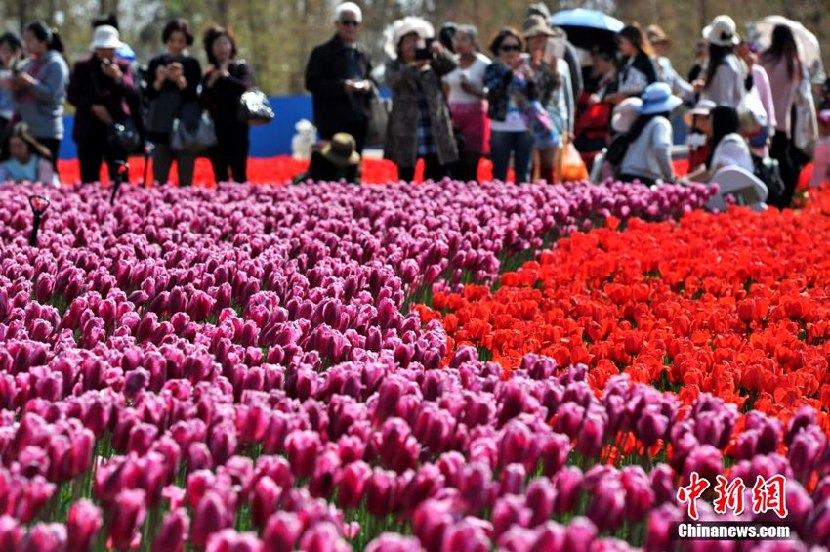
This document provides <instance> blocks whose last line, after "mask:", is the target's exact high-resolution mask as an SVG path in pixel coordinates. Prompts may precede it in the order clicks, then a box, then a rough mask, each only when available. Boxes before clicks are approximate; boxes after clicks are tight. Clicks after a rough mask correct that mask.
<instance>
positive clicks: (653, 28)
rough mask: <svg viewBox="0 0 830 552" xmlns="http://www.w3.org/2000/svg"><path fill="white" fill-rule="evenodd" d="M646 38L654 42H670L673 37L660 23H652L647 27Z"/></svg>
mask: <svg viewBox="0 0 830 552" xmlns="http://www.w3.org/2000/svg"><path fill="white" fill-rule="evenodd" d="M646 38H647V39H648V41H649V42H651V43H652V44H670V43H671V39H670V38H669V35H667V34H666V31H664V30H663V28H662V27H661V26H660V25H655V24H651V25H649V26H648V27H646Z"/></svg>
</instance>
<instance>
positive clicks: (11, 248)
mask: <svg viewBox="0 0 830 552" xmlns="http://www.w3.org/2000/svg"><path fill="white" fill-rule="evenodd" d="M26 193H27V190H26V189H25V188H22V187H6V188H3V189H0V259H2V260H1V261H0V543H2V545H0V549H3V550H5V549H9V550H16V549H26V550H58V549H60V548H61V547H62V546H64V545H66V546H67V548H68V549H69V550H89V549H90V548H91V547H94V548H95V549H105V548H111V549H116V550H126V549H131V548H138V547H148V546H150V545H151V544H152V547H153V549H154V550H159V551H161V550H164V551H167V550H180V549H181V547H182V545H183V543H184V542H185V541H186V542H187V543H188V546H189V547H190V549H202V548H206V549H208V550H211V551H213V550H216V551H218V550H225V549H228V548H233V549H235V550H267V551H272V550H273V551H276V550H286V549H290V548H292V547H294V546H298V547H301V548H302V549H307V550H339V549H345V548H347V547H348V546H349V545H350V544H351V545H352V546H354V547H355V548H357V549H360V548H362V547H364V546H365V545H367V544H369V543H370V541H372V542H371V544H369V546H370V548H372V549H374V550H409V549H413V550H415V549H419V547H420V546H422V545H423V546H424V547H425V548H426V549H428V550H437V549H439V548H442V547H443V549H455V548H456V543H460V542H464V543H472V546H474V549H489V547H490V546H491V545H494V544H498V545H499V546H513V545H510V544H509V543H510V542H513V541H515V542H517V543H519V544H516V546H520V545H521V543H525V544H527V545H530V544H532V545H534V546H537V548H538V547H542V548H544V549H547V548H546V547H547V546H548V544H549V543H556V542H567V543H571V546H578V547H579V548H580V549H581V548H582V546H583V545H584V546H588V545H589V543H590V542H592V541H594V540H597V542H598V543H599V544H598V545H597V546H602V547H605V548H603V549H624V548H625V545H624V544H621V543H620V542H619V541H616V540H611V537H610V536H611V534H612V533H613V534H614V535H616V536H619V537H624V536H625V537H626V538H630V539H631V540H633V541H635V542H637V539H640V540H642V538H643V537H642V534H644V532H645V529H644V527H645V525H644V523H645V521H644V520H646V517H647V516H651V515H652V508H651V506H652V505H654V504H657V503H660V504H662V503H664V502H666V500H664V498H665V497H664V496H663V495H664V494H665V493H663V494H659V493H660V492H661V491H659V490H658V491H654V490H653V489H655V488H657V489H659V488H660V487H654V485H655V484H653V483H652V481H653V480H655V478H657V479H659V481H661V482H662V483H659V484H657V485H663V487H662V488H667V485H669V484H670V482H671V480H672V479H674V480H677V481H678V482H679V477H680V474H681V473H682V470H681V471H677V472H672V471H670V470H669V468H668V467H666V466H658V467H655V468H654V469H653V470H648V471H643V472H642V473H640V472H638V473H636V474H632V475H626V473H628V472H626V471H625V470H622V471H619V470H615V471H614V473H615V474H616V475H614V477H618V478H619V481H620V484H625V485H629V486H630V485H634V486H635V487H633V488H635V489H636V490H635V491H631V492H637V493H645V495H647V496H651V495H652V494H653V495H654V497H655V498H654V500H653V501H652V502H647V506H648V507H644V508H643V509H641V510H640V511H638V513H637V515H635V516H634V517H632V518H631V519H630V520H629V522H626V523H627V524H628V525H632V526H633V524H637V525H638V527H639V529H637V530H638V531H640V533H639V534H640V535H641V536H640V537H637V536H635V535H627V534H626V533H625V531H626V530H627V529H624V528H623V526H622V525H620V524H619V521H620V520H619V519H618V518H617V517H613V516H616V514H613V516H612V518H610V520H604V521H603V520H602V519H601V518H600V517H599V516H600V514H599V513H598V512H597V511H596V509H597V508H596V506H595V507H594V509H593V510H592V509H591V506H590V502H589V501H588V498H587V497H588V496H589V494H590V492H591V489H592V488H593V487H592V486H591V485H592V483H591V481H594V484H593V485H595V482H596V477H598V476H600V475H603V474H605V473H606V472H605V471H598V470H604V469H605V468H597V467H594V468H592V467H591V466H593V465H594V464H596V463H597V462H599V461H601V460H603V459H605V458H607V457H608V455H609V454H611V452H610V450H611V449H610V448H608V447H606V448H603V447H602V446H600V448H599V449H598V448H597V447H596V446H594V445H595V444H596V435H595V434H594V435H592V437H591V438H592V439H594V441H592V443H593V444H590V445H589V444H584V445H579V444H576V445H575V444H573V443H572V438H573V437H575V433H574V426H573V425H572V423H573V422H574V421H575V420H576V418H575V417H574V416H575V415H576V414H569V415H568V416H571V417H570V418H568V420H570V421H569V422H567V423H566V422H564V421H563V422H562V423H563V424H565V425H561V426H551V425H549V424H547V423H546V420H547V419H548V418H549V417H550V416H551V415H553V414H554V413H556V412H559V413H561V414H562V415H563V416H565V415H566V412H567V411H569V410H574V409H576V408H582V409H590V411H591V412H594V413H595V414H597V415H598V416H599V412H600V410H603V409H607V408H610V407H606V405H605V403H604V402H603V401H600V399H598V398H596V397H595V396H593V395H592V393H591V391H590V388H589V387H588V385H587V383H586V382H585V378H586V372H585V370H584V369H582V368H575V369H573V370H572V371H570V372H569V373H568V374H566V375H557V374H556V373H555V372H560V371H559V370H557V369H556V367H555V365H554V364H553V363H552V362H550V361H549V360H544V359H532V358H528V359H527V360H526V361H525V362H526V363H528V364H526V366H525V368H524V369H525V370H526V371H527V374H523V372H522V371H521V370H518V371H513V373H512V377H511V378H510V379H509V381H508V380H507V379H506V377H505V376H506V375H507V373H506V372H504V371H503V370H502V368H501V367H500V366H499V365H498V364H496V363H492V362H490V363H484V362H480V361H477V360H475V358H474V354H473V352H472V351H471V350H468V349H464V350H461V351H458V353H457V354H456V355H455V356H454V359H455V360H454V361H453V366H452V367H450V368H446V369H443V370H436V369H435V368H439V366H440V364H441V359H442V357H444V356H445V354H446V353H447V341H446V334H445V331H444V329H443V328H442V327H441V325H440V324H439V323H438V322H437V321H432V322H430V323H426V324H424V323H422V320H421V319H420V318H419V315H418V314H417V313H416V312H412V313H410V312H408V308H407V306H408V305H409V303H410V302H411V301H414V300H424V299H428V298H429V297H430V294H431V291H432V289H433V284H434V283H436V282H438V281H439V280H440V281H441V282H444V283H443V284H442V287H443V289H445V290H450V289H453V288H455V287H456V286H457V285H458V284H459V283H461V282H464V281H478V282H482V283H483V282H487V281H490V280H492V279H494V278H495V277H496V276H497V274H498V273H499V272H500V271H501V270H504V269H507V268H510V267H511V266H513V265H515V264H517V263H518V261H519V260H521V259H522V258H524V257H526V256H527V254H528V251H532V249H533V248H539V247H542V246H543V245H545V244H546V243H549V242H550V240H552V239H554V238H557V237H559V236H560V235H563V234H567V233H570V232H573V231H575V230H577V229H578V228H589V227H590V226H592V225H593V224H597V223H601V222H602V220H603V218H604V217H605V216H608V215H614V216H619V217H624V218H628V217H631V216H638V217H643V218H649V219H653V220H660V219H663V218H666V217H670V216H679V215H681V214H683V213H687V212H690V211H692V210H694V209H695V208H698V207H700V206H701V205H703V204H705V202H706V200H707V194H708V192H707V191H705V190H704V189H703V188H699V187H694V188H680V187H664V188H661V189H660V190H656V191H652V190H649V189H647V188H644V187H639V186H621V185H609V186H599V187H595V186H589V185H578V184H571V185H567V186H559V187H553V186H542V187H536V186H503V185H482V186H467V185H464V184H460V183H450V182H444V183H441V184H429V185H423V186H385V187H359V188H358V187H353V186H346V185H318V186H287V187H247V186H245V187H242V186H227V187H220V189H218V190H216V191H205V190H198V189H194V190H180V189H176V188H160V189H153V190H144V189H128V188H125V189H122V190H121V191H120V196H119V197H118V200H117V202H116V204H115V206H110V205H109V201H108V200H109V194H108V192H107V191H106V190H100V189H98V188H96V187H87V188H79V189H72V188H69V187H67V188H62V189H60V190H47V191H46V193H48V194H49V195H50V199H51V202H52V205H51V207H50V209H49V211H47V213H46V216H45V218H44V221H43V223H42V225H41V231H40V234H39V236H38V248H32V247H28V246H27V243H28V237H29V230H30V227H31V214H30V213H29V212H28V207H27V205H26V195H25V194H26ZM617 385H618V393H619V394H621V395H623V396H625V397H628V398H631V397H633V395H632V394H639V393H646V394H649V395H648V396H649V397H652V398H653V400H654V401H657V402H658V403H659V404H661V405H663V407H661V408H662V410H661V412H663V413H664V415H665V417H666V418H667V419H668V420H670V421H671V422H672V423H675V422H677V423H678V424H679V423H680V422H681V417H682V416H683V414H681V413H680V412H681V411H680V410H679V409H678V408H677V407H676V401H675V399H674V398H672V397H671V396H669V395H665V396H664V395H662V394H660V393H656V392H652V391H649V389H648V388H647V387H645V386H635V385H632V384H629V383H627V382H625V381H622V380H620V381H619V382H618V384H617ZM652 398H649V399H648V400H649V401H651V400H652ZM609 400H610V402H611V403H615V401H617V399H609ZM632 400H633V399H632ZM565 404H572V405H573V406H561V407H560V405H565ZM707 404H708V403H707ZM718 404H720V403H718ZM713 408H714V407H713ZM718 408H719V411H721V410H722V411H723V414H722V416H724V417H725V419H729V420H731V419H732V418H733V417H734V416H733V414H734V412H733V411H732V410H730V409H729V407H727V406H723V405H722V406H719V407H718ZM707 409H708V407H707ZM631 416H632V417H631V418H630V420H629V421H628V422H625V424H627V425H621V426H620V431H623V429H622V428H626V429H625V430H626V431H627V429H628V428H629V427H631V424H632V423H633V424H635V425H636V423H637V420H639V416H640V415H639V414H638V413H636V412H634V413H632V414H631ZM805 416H806V415H805ZM601 417H602V416H600V418H601ZM626 419H628V418H626ZM615 420H616V421H615V423H617V422H619V423H621V424H622V423H623V422H622V419H621V418H619V416H617V418H615ZM763 420H765V418H759V423H765V422H763ZM808 422H809V420H807V422H805V424H803V425H806V426H810V427H812V426H811V425H810V424H809V423H808ZM690 423H692V422H691V421H684V424H685V425H684V426H683V427H687V426H688V424H690ZM770 423H773V422H770ZM793 423H795V422H793ZM776 427H778V426H776ZM800 427H801V426H800V425H799V426H798V428H800ZM608 431H611V430H610V429H609V430H608ZM678 431H681V430H678ZM683 431H686V430H683ZM773 431H774V429H773ZM779 433H780V432H779ZM586 435H587V433H586ZM609 435H610V434H609ZM660 435H661V436H662V435H663V434H662V433H660ZM600 445H602V439H601V440H600ZM701 446H702V445H701ZM632 447H633V445H629V444H628V442H627V441H626V442H621V444H620V445H619V446H618V447H617V449H619V451H629V449H631V450H633V448H632ZM571 449H574V450H575V451H576V452H574V453H570V451H571ZM706 450H708V449H706ZM577 455H578V456H577ZM618 455H619V454H618ZM566 460H569V462H570V464H574V463H576V464H578V465H580V466H581V467H582V469H577V468H575V467H573V466H572V467H569V468H567V469H563V468H562V466H563V463H564V462H565V461H566ZM781 461H782V462H786V461H787V460H786V459H782V460H781ZM583 469H584V471H585V473H583ZM591 469H593V470H594V471H591ZM749 469H751V468H750V467H747V470H749ZM655 470H656V471H655ZM609 473H610V472H609ZM603 477H604V475H603ZM608 477H611V476H610V475H609V476H608ZM632 477H633V478H634V479H633V480H632ZM530 480H533V481H532V482H531V481H530ZM630 480H631V481H630ZM632 481H633V483H632ZM625 482H628V483H625ZM527 483H529V485H527V487H526V488H525V486H526V484H527ZM626 488H627V487H626ZM645 489H652V490H645ZM525 491H526V492H525ZM620 492H623V491H620ZM626 492H628V491H626ZM551 493H557V494H558V495H559V496H560V497H561V498H559V502H558V503H557V505H556V506H553V505H551V503H550V501H549V500H548V498H549V497H550V496H551ZM658 495H659V498H658ZM566 497H568V498H566ZM668 501H669V503H670V502H672V501H671V500H670V499H669V500H668ZM663 510H666V512H668V513H666V512H664V514H665V515H666V516H669V517H671V516H673V515H675V514H676V513H677V512H675V511H673V510H672V511H669V510H671V505H670V504H666V505H665V507H663V509H662V510H661V512H662V511H663ZM530 512H533V515H532V516H531V515H530ZM582 514H584V516H587V517H583V516H582ZM603 515H604V514H603ZM661 515H663V514H661ZM574 516H577V517H574ZM553 519H555V520H556V521H552V520H553ZM661 519H662V518H661ZM819 521H822V522H823V518H821V519H819V520H818V521H815V522H812V523H819ZM628 525H626V527H627V526H628ZM810 527H813V525H810ZM600 529H601V530H604V531H605V532H606V533H605V536H602V537H601V536H599V535H598V534H597V531H598V530H600ZM410 530H411V531H412V533H414V535H415V537H414V538H413V537H404V536H401V534H400V533H406V532H408V531H410ZM381 533H389V534H381ZM392 533H397V534H392ZM651 538H652V539H653V538H657V537H651ZM416 539H417V540H416Z"/></svg>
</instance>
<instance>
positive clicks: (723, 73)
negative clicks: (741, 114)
mask: <svg viewBox="0 0 830 552" xmlns="http://www.w3.org/2000/svg"><path fill="white" fill-rule="evenodd" d="M744 77H745V75H744V71H743V67H742V66H741V62H740V61H738V58H737V57H736V56H735V55H734V54H729V55H727V56H726V57H725V58H724V61H723V63H721V64H720V65H718V68H717V69H716V70H715V74H714V76H713V77H712V82H711V83H708V86H707V87H706V88H705V89H704V90H703V93H702V94H701V95H700V98H701V99H703V100H711V101H713V102H715V105H728V106H730V107H735V108H737V107H738V104H740V103H741V99H743V97H744V94H745V89H744Z"/></svg>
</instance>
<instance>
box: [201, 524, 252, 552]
mask: <svg viewBox="0 0 830 552" xmlns="http://www.w3.org/2000/svg"><path fill="white" fill-rule="evenodd" d="M262 550H263V547H262V542H261V541H260V540H259V539H258V538H257V536H256V533H237V532H236V531H233V530H231V529H226V530H224V531H218V532H216V533H212V534H211V535H210V537H208V541H207V546H205V552H262Z"/></svg>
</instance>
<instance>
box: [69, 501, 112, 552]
mask: <svg viewBox="0 0 830 552" xmlns="http://www.w3.org/2000/svg"><path fill="white" fill-rule="evenodd" d="M103 525H104V521H103V519H102V518H101V509H100V508H98V507H97V506H95V505H94V504H93V503H92V502H90V501H89V500H86V499H82V500H79V501H78V502H76V503H75V504H73V505H72V507H71V508H69V514H68V515H67V518H66V532H67V536H68V539H67V548H66V552H89V550H90V549H91V548H92V545H93V544H94V543H95V539H96V537H97V536H98V531H100V530H101V527H102V526H103Z"/></svg>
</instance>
